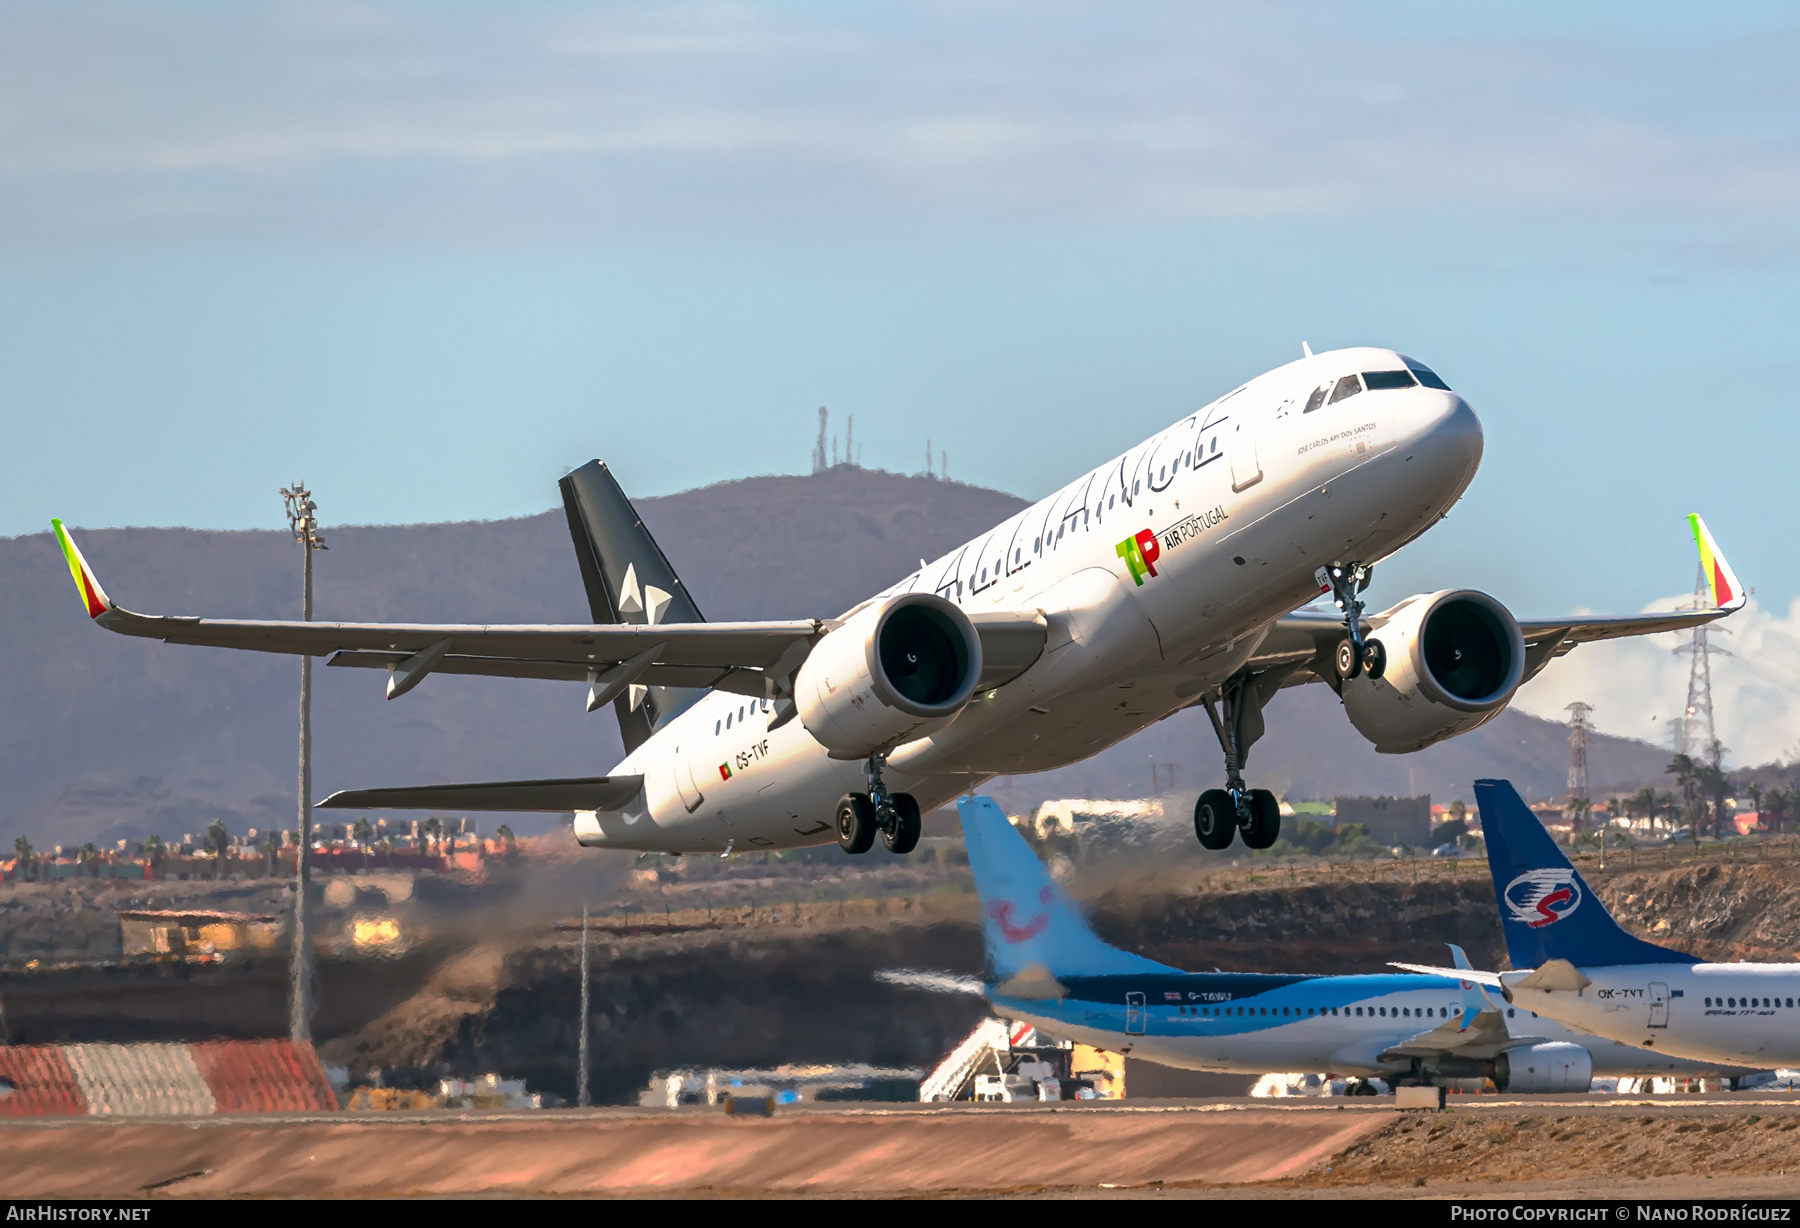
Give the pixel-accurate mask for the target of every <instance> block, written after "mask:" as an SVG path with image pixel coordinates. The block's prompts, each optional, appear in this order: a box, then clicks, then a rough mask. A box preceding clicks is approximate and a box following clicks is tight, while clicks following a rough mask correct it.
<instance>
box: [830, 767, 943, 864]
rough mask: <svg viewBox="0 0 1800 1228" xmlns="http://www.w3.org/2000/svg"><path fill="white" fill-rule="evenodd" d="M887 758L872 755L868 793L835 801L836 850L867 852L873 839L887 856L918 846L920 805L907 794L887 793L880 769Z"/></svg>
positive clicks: (921, 828) (920, 828)
mask: <svg viewBox="0 0 1800 1228" xmlns="http://www.w3.org/2000/svg"><path fill="white" fill-rule="evenodd" d="M886 764H887V756H886V755H871V756H870V757H869V763H868V773H869V791H868V792H867V793H846V794H844V796H843V797H842V798H840V799H839V800H838V805H837V832H838V847H840V848H842V849H843V850H844V851H845V852H846V853H866V852H868V851H869V850H870V849H871V848H874V847H875V837H876V836H877V835H879V836H880V837H881V846H882V847H883V848H885V849H886V850H887V851H888V852H890V853H901V854H905V853H910V852H912V851H913V850H914V849H915V848H917V847H918V846H919V833H920V832H921V831H923V830H924V826H925V823H924V818H923V816H922V815H920V813H919V803H918V802H917V801H915V800H914V799H913V795H912V794H910V793H889V792H888V791H887V786H886V785H884V784H882V782H881V769H882V768H883V767H885V766H886Z"/></svg>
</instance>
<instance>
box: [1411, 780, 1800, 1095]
mask: <svg viewBox="0 0 1800 1228" xmlns="http://www.w3.org/2000/svg"><path fill="white" fill-rule="evenodd" d="M1475 796H1476V801H1477V803H1478V804H1479V805H1480V807H1481V828H1482V833H1483V835H1484V836H1485V837H1486V839H1487V850H1488V865H1489V868H1490V869H1491V870H1492V872H1493V877H1494V892H1495V895H1496V897H1497V898H1498V901H1499V904H1500V920H1501V926H1502V928H1503V929H1504V930H1505V933H1506V952H1507V958H1508V959H1509V960H1511V962H1512V964H1513V967H1514V969H1515V971H1511V972H1502V973H1499V974H1497V975H1496V974H1494V973H1491V972H1490V973H1480V974H1464V975H1469V976H1472V977H1473V978H1474V979H1478V980H1480V981H1482V982H1483V983H1485V984H1487V985H1490V986H1495V987H1498V988H1499V989H1500V990H1501V992H1502V993H1503V994H1504V995H1505V997H1506V1000H1507V1001H1508V1002H1511V1003H1517V1004H1518V1005H1519V1006H1521V1007H1526V1008H1529V1009H1530V1010H1533V1011H1536V1012H1537V1013H1538V1014H1540V1015H1544V1016H1546V1017H1547V1018H1551V1019H1559V1020H1561V1021H1563V1022H1564V1023H1567V1024H1570V1025H1571V1026H1573V1027H1578V1028H1582V1029H1585V1030H1587V1031H1590V1032H1594V1033H1596V1034H1598V1035H1601V1036H1607V1037H1611V1038H1612V1039H1614V1040H1617V1041H1621V1042H1623V1043H1624V1044H1628V1045H1635V1046H1637V1047H1639V1048H1640V1049H1642V1050H1644V1051H1646V1052H1649V1051H1654V1052H1657V1053H1664V1054H1669V1055H1672V1056H1676V1057H1684V1058H1689V1059H1691V1060H1696V1061H1702V1062H1725V1063H1733V1064H1736V1065H1743V1066H1756V1067H1793V1066H1797V1065H1800V1005H1797V1003H1800V966H1796V965H1795V964H1792V963H1786V964H1749V963H1743V964H1713V963H1707V962H1705V961H1703V960H1700V959H1698V958H1696V957H1694V956H1692V955H1685V954H1683V953H1681V952H1679V951H1671V950H1669V949H1668V948H1667V947H1659V946H1657V945H1656V944H1654V943H1650V942H1645V941H1644V940H1643V939H1641V938H1635V937H1633V936H1632V935H1630V934H1628V933H1626V932H1625V931H1624V930H1622V929H1620V928H1619V925H1618V923H1617V922H1615V921H1614V920H1613V919H1612V916H1611V914H1609V913H1608V912H1607V911H1606V906H1605V905H1604V904H1602V903H1601V902H1600V897H1599V896H1597V895H1595V894H1594V892H1593V889H1592V888H1591V887H1589V886H1588V884H1587V880H1586V879H1584V878H1582V876H1581V872H1580V871H1579V870H1577V869H1575V867H1574V866H1572V865H1571V864H1570V863H1569V859H1568V858H1567V857H1565V856H1563V853H1562V850H1561V849H1559V848H1557V846H1556V842H1555V841H1554V840H1552V839H1551V838H1550V834H1549V833H1548V832H1546V831H1545V830H1544V827H1543V824H1542V823H1540V822H1539V821H1538V819H1537V817H1536V816H1535V815H1533V814H1532V813H1531V811H1530V810H1529V809H1528V808H1527V807H1526V805H1525V803H1524V802H1523V801H1521V800H1520V799H1519V795H1518V794H1517V793H1516V792H1514V791H1513V788H1512V786H1511V785H1509V784H1507V783H1506V782H1505V781H1503V780H1478V781H1476V782H1475ZM1404 966H1405V967H1408V968H1413V970H1415V971H1421V972H1432V971H1437V972H1440V973H1441V972H1442V970H1441V969H1430V968H1425V967H1415V966H1414V965H1410V964H1409V965H1404Z"/></svg>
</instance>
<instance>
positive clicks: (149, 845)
mask: <svg viewBox="0 0 1800 1228" xmlns="http://www.w3.org/2000/svg"><path fill="white" fill-rule="evenodd" d="M164 856H165V853H164V851H163V838H162V837H161V836H159V835H157V834H156V833H155V832H151V833H150V834H149V835H148V836H145V837H144V864H145V865H147V866H149V867H150V877H152V878H155V877H156V876H157V874H159V873H160V872H161V871H162V864H163V857H164Z"/></svg>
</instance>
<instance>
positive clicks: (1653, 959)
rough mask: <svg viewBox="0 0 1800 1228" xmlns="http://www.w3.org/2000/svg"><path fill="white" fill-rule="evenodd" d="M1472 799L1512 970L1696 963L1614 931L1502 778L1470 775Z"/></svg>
mask: <svg viewBox="0 0 1800 1228" xmlns="http://www.w3.org/2000/svg"><path fill="white" fill-rule="evenodd" d="M1475 799H1476V805H1477V806H1479V807H1480V810H1481V831H1482V835H1483V836H1485V837H1486V839H1487V854H1488V869H1489V870H1490V871H1491V872H1492V874H1493V876H1494V895H1495V897H1496V898H1497V899H1498V901H1499V904H1500V925H1501V929H1502V930H1503V931H1504V932H1505V934H1506V954H1507V958H1508V959H1510V960H1511V961H1512V966H1513V967H1515V968H1537V967H1540V966H1541V965H1543V964H1544V962H1545V961H1547V960H1552V959H1564V960H1567V961H1569V962H1570V963H1571V964H1574V965H1575V966H1576V967H1577V968H1582V967H1587V968H1593V967H1601V966H1605V965H1610V964H1697V963H1699V962H1700V961H1699V960H1698V959H1696V958H1695V957H1693V956H1692V955H1683V954H1682V953H1681V952H1679V951H1671V950H1669V949H1668V948H1666V947H1659V946H1657V945H1656V944H1655V943H1650V942H1645V941H1644V940H1643V939H1641V938H1634V937H1633V936H1632V935H1630V934H1628V933H1626V932H1625V931H1624V930H1622V929H1620V928H1619V924H1618V922H1616V921H1614V920H1613V919H1612V915H1611V914H1610V913H1608V912H1607V911H1606V906H1605V905H1604V904H1602V903H1601V902H1600V897H1599V896H1597V895H1595V894H1594V892H1593V889H1592V888H1590V887H1589V886H1588V885H1587V880H1585V879H1584V878H1582V877H1581V872H1580V871H1579V870H1577V869H1576V868H1575V867H1574V866H1573V865H1571V864H1570V863H1569V859H1568V858H1567V857H1565V856H1563V852H1562V850H1561V849H1559V848H1557V847H1556V841H1554V840H1552V839H1551V838H1550V833H1549V832H1547V831H1545V830H1544V825H1543V824H1542V823H1540V822H1538V818H1537V816H1536V815H1534V814H1533V813H1531V810H1530V808H1529V807H1527V806H1526V805H1525V803H1524V801H1523V800H1521V799H1520V797H1519V794H1518V792H1517V791H1516V790H1515V789H1514V788H1513V787H1512V784H1511V783H1510V782H1508V781H1504V780H1478V781H1476V782H1475Z"/></svg>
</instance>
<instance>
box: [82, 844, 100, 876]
mask: <svg viewBox="0 0 1800 1228" xmlns="http://www.w3.org/2000/svg"><path fill="white" fill-rule="evenodd" d="M79 856H80V858H81V868H82V869H83V870H85V871H87V874H88V877H89V878H99V877H100V850H99V849H97V848H95V847H94V845H93V842H92V841H89V842H88V843H87V844H84V845H82V846H81V852H80V854H79Z"/></svg>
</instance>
